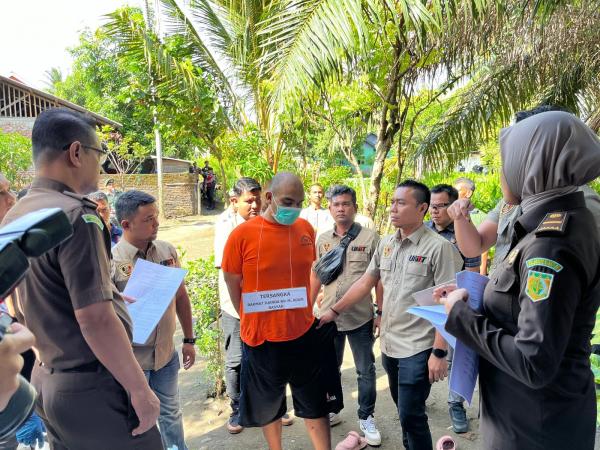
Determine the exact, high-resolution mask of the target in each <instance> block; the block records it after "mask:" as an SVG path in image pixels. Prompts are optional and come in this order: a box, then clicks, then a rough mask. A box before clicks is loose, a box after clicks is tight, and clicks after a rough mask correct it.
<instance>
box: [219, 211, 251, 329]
mask: <svg viewBox="0 0 600 450" xmlns="http://www.w3.org/2000/svg"><path fill="white" fill-rule="evenodd" d="M240 223H244V219H243V218H242V217H241V216H240V215H237V214H228V215H227V216H223V215H221V217H220V218H219V220H218V221H217V223H216V225H215V240H214V251H215V266H216V267H218V268H219V303H220V306H221V310H222V311H224V312H226V313H227V314H229V315H230V316H232V317H235V318H236V319H239V318H240V316H239V315H238V313H237V311H236V310H235V308H234V307H233V303H232V302H231V297H230V296H229V290H228V289H227V285H226V284H225V279H224V277H223V271H222V270H221V263H222V262H223V251H224V250H225V244H226V243H227V239H228V238H229V235H230V234H231V232H232V231H233V229H234V228H235V227H237V226H238V224H240Z"/></svg>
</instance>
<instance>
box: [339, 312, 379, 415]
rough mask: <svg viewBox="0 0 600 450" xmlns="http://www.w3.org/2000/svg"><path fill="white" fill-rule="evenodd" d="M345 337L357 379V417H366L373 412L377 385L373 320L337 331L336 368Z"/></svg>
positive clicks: (341, 357) (342, 351)
mask: <svg viewBox="0 0 600 450" xmlns="http://www.w3.org/2000/svg"><path fill="white" fill-rule="evenodd" d="M346 337H348V341H349V342H350V349H351V350H352V357H353V358H354V366H355V367H356V375H357V381H358V418H359V419H366V418H367V417H369V416H370V415H372V414H373V413H374V412H375V400H376V399H377V387H376V377H375V354H374V353H373V343H374V338H373V321H372V320H370V321H368V322H367V323H365V324H364V325H362V326H360V327H358V328H356V329H355V330H351V331H338V332H337V334H336V336H335V338H334V344H335V353H336V356H337V363H338V368H339V369H341V367H342V362H343V361H344V347H345V345H346Z"/></svg>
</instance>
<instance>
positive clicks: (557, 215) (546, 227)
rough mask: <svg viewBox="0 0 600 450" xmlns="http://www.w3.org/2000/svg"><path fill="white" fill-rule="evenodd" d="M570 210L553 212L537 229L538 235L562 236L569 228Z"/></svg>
mask: <svg viewBox="0 0 600 450" xmlns="http://www.w3.org/2000/svg"><path fill="white" fill-rule="evenodd" d="M568 219H569V213H568V212H564V211H563V212H551V213H548V214H546V217H544V220H542V221H541V222H540V224H539V225H538V227H537V228H536V229H535V235H536V236H562V235H563V234H565V230H566V229H567V221H568Z"/></svg>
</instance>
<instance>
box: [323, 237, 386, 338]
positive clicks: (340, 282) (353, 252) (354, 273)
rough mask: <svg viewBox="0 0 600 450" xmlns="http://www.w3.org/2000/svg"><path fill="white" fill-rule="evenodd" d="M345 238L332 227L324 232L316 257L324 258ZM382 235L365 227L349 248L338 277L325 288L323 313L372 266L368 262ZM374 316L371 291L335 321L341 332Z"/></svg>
mask: <svg viewBox="0 0 600 450" xmlns="http://www.w3.org/2000/svg"><path fill="white" fill-rule="evenodd" d="M341 240H342V237H341V236H340V235H338V234H337V233H335V232H334V231H333V230H331V231H327V232H325V233H323V234H322V235H321V236H319V238H318V239H317V256H318V257H319V258H321V257H322V256H323V255H325V254H326V253H327V252H328V251H330V250H331V249H333V248H335V247H337V246H338V245H340V242H341ZM378 243H379V235H378V234H377V233H376V232H374V231H373V230H369V229H367V228H362V229H361V230H360V233H359V234H358V236H356V238H355V239H353V240H352V242H350V245H349V246H348V248H347V249H346V259H345V261H344V268H343V270H342V273H341V274H340V275H339V276H338V277H337V279H336V280H335V281H334V282H333V283H330V284H328V285H327V286H324V287H323V292H324V297H323V302H322V304H321V308H320V309H319V314H323V313H324V312H325V311H327V310H328V309H329V308H330V307H332V306H333V305H334V304H335V303H337V302H338V301H339V300H340V299H341V298H342V296H343V295H344V294H345V293H346V292H347V291H348V289H350V287H351V286H352V285H353V284H354V282H355V281H356V280H358V279H359V278H360V277H361V276H363V275H364V273H365V272H366V271H367V268H368V267H369V262H370V261H371V258H372V257H373V254H374V253H375V250H376V249H377V244H378ZM372 319H373V299H372V297H371V293H369V295H367V296H366V297H365V298H363V299H362V300H360V301H359V302H358V303H356V304H354V305H353V306H352V307H351V308H349V309H348V310H346V311H344V312H343V313H342V314H340V316H339V317H337V319H336V320H335V323H336V326H337V329H338V330H339V331H351V330H355V329H357V328H358V327H360V326H362V325H364V324H365V323H367V322H368V321H369V320H372Z"/></svg>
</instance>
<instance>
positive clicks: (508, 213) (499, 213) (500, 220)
mask: <svg viewBox="0 0 600 450" xmlns="http://www.w3.org/2000/svg"><path fill="white" fill-rule="evenodd" d="M520 215H521V207H520V206H519V205H510V204H508V203H506V202H505V201H504V200H500V201H499V202H498V204H497V205H496V207H495V208H494V209H493V210H491V211H490V212H489V213H488V215H487V220H489V221H491V222H494V223H497V224H498V236H497V237H496V251H495V253H494V260H493V261H492V265H491V267H490V275H491V274H492V273H493V272H494V270H496V267H498V265H499V264H500V263H501V262H502V261H503V260H504V258H505V257H506V255H508V252H509V251H510V246H511V243H512V230H513V227H514V225H515V222H516V221H517V219H518V218H519V216H520Z"/></svg>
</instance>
